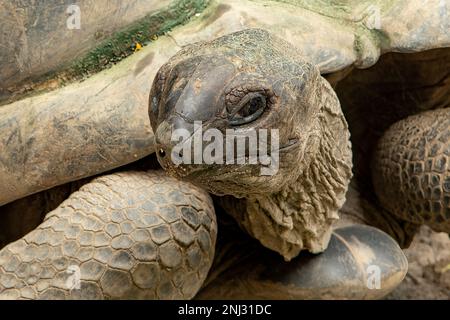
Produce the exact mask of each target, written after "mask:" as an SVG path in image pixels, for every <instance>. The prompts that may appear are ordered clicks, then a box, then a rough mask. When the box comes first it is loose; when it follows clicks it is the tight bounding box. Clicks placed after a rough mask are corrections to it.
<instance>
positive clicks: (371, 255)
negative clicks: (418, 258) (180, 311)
mask: <svg viewBox="0 0 450 320" xmlns="http://www.w3.org/2000/svg"><path fill="white" fill-rule="evenodd" d="M218 215H219V218H220V217H221V215H220V214H218ZM219 220H220V222H221V223H220V228H221V230H222V231H221V236H220V237H219V242H218V247H217V249H216V251H217V254H216V259H215V261H214V265H213V267H212V269H211V271H212V272H211V273H210V274H209V277H208V279H207V281H206V282H205V286H204V288H203V289H202V290H201V291H200V292H199V294H198V295H197V296H196V299H378V298H382V297H384V296H386V295H387V294H388V293H390V292H391V291H392V290H393V289H395V288H396V287H397V285H398V284H400V283H401V281H402V280H403V278H404V277H405V275H406V272H407V269H408V262H407V260H406V257H405V255H404V254H403V251H402V250H401V249H400V247H399V246H398V244H397V243H396V242H395V241H394V240H393V239H392V238H391V237H390V236H388V235H387V234H386V233H384V232H382V231H380V230H379V229H376V228H373V227H370V226H366V225H358V224H357V225H350V226H346V227H341V228H338V229H335V230H334V231H333V233H332V236H331V240H330V242H329V245H328V248H327V249H326V250H325V251H324V252H323V253H321V254H317V255H315V254H311V253H308V252H305V251H303V252H301V253H300V255H299V256H297V257H296V258H294V259H292V260H291V261H289V262H286V261H284V259H283V258H282V257H281V256H280V255H279V254H277V253H275V252H273V251H270V250H268V249H266V248H263V247H261V245H260V244H259V243H258V242H257V241H256V240H254V239H251V238H250V237H248V236H244V235H243V233H242V232H241V231H240V230H236V231H230V227H229V226H224V223H223V222H222V220H223V218H221V219H219ZM224 229H226V230H225V231H224ZM224 237H225V238H224ZM230 264H231V265H230ZM221 269H222V270H221Z"/></svg>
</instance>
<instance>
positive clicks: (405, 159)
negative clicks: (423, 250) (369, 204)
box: [372, 108, 450, 233]
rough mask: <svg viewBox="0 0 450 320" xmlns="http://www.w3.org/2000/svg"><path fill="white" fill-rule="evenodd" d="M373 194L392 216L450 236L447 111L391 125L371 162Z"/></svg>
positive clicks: (449, 125) (449, 112)
mask: <svg viewBox="0 0 450 320" xmlns="http://www.w3.org/2000/svg"><path fill="white" fill-rule="evenodd" d="M372 173H373V184H374V188H375V193H376V194H377V196H378V199H379V200H380V203H381V205H382V206H384V207H385V208H386V209H387V210H389V211H390V212H391V213H392V214H394V215H396V216H398V217H400V218H401V219H404V220H406V221H409V222H412V223H415V224H418V225H419V224H427V225H429V226H430V227H431V228H433V229H434V230H435V231H439V232H447V233H450V108H445V109H438V110H433V111H427V112H424V113H421V114H418V115H415V116H411V117H409V118H406V119H404V120H402V121H399V122H397V123H395V124H394V125H393V126H391V127H390V128H389V129H388V130H387V132H386V133H385V134H384V135H383V137H382V138H381V139H380V142H379V143H378V145H377V148H376V150H375V153H374V158H373V163H372Z"/></svg>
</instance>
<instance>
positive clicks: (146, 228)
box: [0, 171, 217, 299]
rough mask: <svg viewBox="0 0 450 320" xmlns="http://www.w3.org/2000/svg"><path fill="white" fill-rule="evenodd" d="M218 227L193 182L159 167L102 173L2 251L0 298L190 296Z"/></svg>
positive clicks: (201, 275) (204, 271)
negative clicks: (76, 286) (34, 227)
mask: <svg viewBox="0 0 450 320" xmlns="http://www.w3.org/2000/svg"><path fill="white" fill-rule="evenodd" d="M216 234H217V226H216V218H215V213H214V208H213V205H212V201H211V198H210V197H209V195H208V194H207V193H206V192H204V191H202V190H201V189H199V188H197V187H194V186H193V185H191V184H189V183H185V182H180V181H177V180H175V179H173V178H169V177H167V176H166V175H164V173H162V172H158V171H149V172H147V173H145V172H126V173H119V174H112V175H108V176H104V177H101V178H97V179H95V180H94V181H93V182H91V183H89V184H86V185H85V186H83V187H82V188H81V189H80V190H79V191H77V192H75V193H73V194H72V195H71V196H70V197H69V199H67V200H66V201H65V202H63V203H62V204H61V205H60V206H59V207H58V208H57V209H55V210H54V211H52V212H50V213H48V214H47V216H46V218H45V221H44V222H43V223H42V224H41V225H40V226H39V227H38V228H37V229H36V230H34V231H33V232H31V233H30V234H28V235H26V236H25V237H23V238H22V239H20V240H18V241H16V242H14V243H12V244H10V245H8V246H6V247H5V248H4V249H3V250H1V251H0V299H18V298H20V299H156V298H158V299H189V298H192V297H193V296H194V295H195V294H196V293H197V291H198V290H199V288H200V286H201V284H202V283H203V281H204V279H205V278H206V275H207V273H208V271H209V268H210V266H211V264H212V260H213V256H214V248H215V241H216ZM77 268H79V269H78V270H79V271H80V272H81V273H80V274H79V275H80V280H81V283H80V284H81V287H80V290H77V288H73V287H72V285H73V284H74V283H73V282H72V281H74V280H75V279H76V277H77V274H76V273H74V272H77Z"/></svg>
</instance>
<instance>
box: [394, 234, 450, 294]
mask: <svg viewBox="0 0 450 320" xmlns="http://www.w3.org/2000/svg"><path fill="white" fill-rule="evenodd" d="M405 254H406V256H407V258H408V261H409V270H408V274H407V275H406V278H405V280H404V281H403V282H402V283H401V284H400V286H399V287H398V288H397V289H396V290H394V292H392V293H391V294H390V295H389V296H388V297H387V299H391V300H392V299H440V300H450V238H449V235H448V234H446V233H437V232H433V231H432V230H431V229H430V228H428V227H422V228H421V229H420V232H419V233H418V234H417V235H416V236H415V238H414V240H413V242H412V244H411V246H410V247H409V248H408V249H406V250H405Z"/></svg>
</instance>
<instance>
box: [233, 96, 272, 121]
mask: <svg viewBox="0 0 450 320" xmlns="http://www.w3.org/2000/svg"><path fill="white" fill-rule="evenodd" d="M266 106H267V101H266V97H265V96H264V95H262V94H261V93H255V92H253V93H250V94H248V95H246V96H245V97H244V98H243V99H242V100H241V102H240V103H239V106H238V108H237V111H236V112H235V113H234V114H233V115H232V117H231V118H230V124H231V125H232V126H239V125H243V124H247V123H250V122H252V121H255V120H256V119H258V118H259V117H260V116H261V115H262V114H263V112H264V110H265V109H266Z"/></svg>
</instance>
